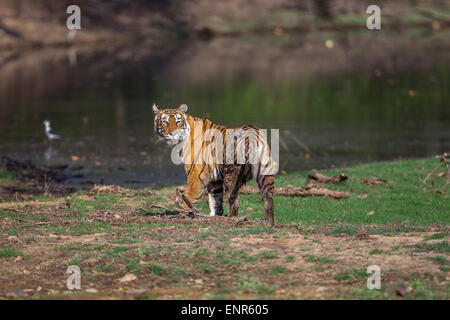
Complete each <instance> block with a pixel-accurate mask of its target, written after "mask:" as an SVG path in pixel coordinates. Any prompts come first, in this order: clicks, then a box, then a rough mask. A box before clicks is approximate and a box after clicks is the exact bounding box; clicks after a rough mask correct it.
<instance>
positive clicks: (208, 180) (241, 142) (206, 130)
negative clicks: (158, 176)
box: [153, 104, 276, 226]
mask: <svg viewBox="0 0 450 320" xmlns="http://www.w3.org/2000/svg"><path fill="white" fill-rule="evenodd" d="M187 109H188V107H187V105H185V104H182V105H181V106H180V107H179V108H177V109H165V110H164V109H160V108H159V107H158V106H157V105H156V104H153V111H154V113H155V120H154V125H155V132H156V134H157V135H158V136H160V137H161V138H162V139H164V140H165V141H166V142H167V143H168V144H169V145H171V146H175V147H174V149H173V150H172V156H173V155H174V154H175V155H177V156H179V160H181V161H180V162H182V163H184V166H185V170H186V173H187V184H186V189H185V196H186V198H187V199H188V200H189V201H190V202H191V204H192V205H195V204H197V202H198V200H199V199H200V197H201V196H202V194H203V191H204V190H205V189H206V190H207V192H208V202H209V207H210V215H222V214H223V206H222V203H223V197H224V191H225V194H226V195H227V197H228V202H229V205H230V210H229V216H237V215H238V211H239V199H238V193H239V189H240V188H241V186H242V185H244V184H245V183H246V182H247V181H249V180H250V179H251V178H252V177H253V178H254V179H255V180H256V182H257V184H258V187H259V190H260V192H261V196H262V199H263V201H264V221H265V223H266V224H267V225H269V226H273V225H274V224H275V217H274V206H273V195H274V174H275V173H276V172H275V171H274V170H276V169H275V165H274V164H276V162H275V161H272V160H271V155H270V149H269V145H268V144H267V141H266V139H265V135H264V134H263V132H261V130H260V129H258V128H256V127H254V126H251V125H244V126H239V127H226V126H222V125H217V124H214V123H212V122H211V121H210V120H208V119H203V118H196V117H193V116H190V115H189V114H187V113H186V112H187ZM243 150H244V151H243ZM263 160H264V161H263ZM174 161H175V160H174ZM183 207H184V208H188V204H187V203H183Z"/></svg>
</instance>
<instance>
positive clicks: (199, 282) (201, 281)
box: [194, 279, 203, 284]
mask: <svg viewBox="0 0 450 320" xmlns="http://www.w3.org/2000/svg"><path fill="white" fill-rule="evenodd" d="M194 282H195V284H203V279H195V281H194Z"/></svg>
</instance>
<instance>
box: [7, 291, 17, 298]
mask: <svg viewBox="0 0 450 320" xmlns="http://www.w3.org/2000/svg"><path fill="white" fill-rule="evenodd" d="M5 297H6V298H7V299H17V294H15V293H14V292H8V293H6V295H5Z"/></svg>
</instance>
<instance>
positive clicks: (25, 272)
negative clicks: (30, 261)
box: [23, 270, 31, 275]
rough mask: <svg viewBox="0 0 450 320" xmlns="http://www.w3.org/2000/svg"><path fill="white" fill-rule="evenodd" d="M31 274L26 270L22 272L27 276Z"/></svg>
mask: <svg viewBox="0 0 450 320" xmlns="http://www.w3.org/2000/svg"><path fill="white" fill-rule="evenodd" d="M30 273H31V272H30V271H28V270H23V274H26V275H29V274H30Z"/></svg>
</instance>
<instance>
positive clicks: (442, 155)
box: [422, 152, 450, 184]
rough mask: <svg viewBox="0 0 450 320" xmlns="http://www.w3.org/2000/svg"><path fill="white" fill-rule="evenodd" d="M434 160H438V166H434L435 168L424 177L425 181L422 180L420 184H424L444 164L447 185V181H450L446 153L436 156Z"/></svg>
mask: <svg viewBox="0 0 450 320" xmlns="http://www.w3.org/2000/svg"><path fill="white" fill-rule="evenodd" d="M435 158H437V159H439V160H440V161H439V164H438V165H437V166H436V168H434V169H433V170H432V171H431V172H430V173H429V174H428V175H427V176H426V177H425V179H423V181H422V184H426V183H427V181H428V179H430V178H431V176H432V175H434V173H435V172H436V171H437V170H438V169H439V168H440V167H441V166H442V165H443V164H445V166H446V167H447V184H448V183H449V179H450V171H449V166H448V153H447V152H444V153H443V154H441V155H437V156H435Z"/></svg>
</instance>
